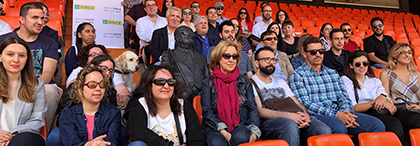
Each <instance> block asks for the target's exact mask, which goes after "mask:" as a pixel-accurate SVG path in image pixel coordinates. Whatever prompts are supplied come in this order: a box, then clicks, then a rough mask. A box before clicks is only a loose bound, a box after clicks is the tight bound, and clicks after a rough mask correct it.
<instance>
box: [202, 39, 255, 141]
mask: <svg viewBox="0 0 420 146" xmlns="http://www.w3.org/2000/svg"><path fill="white" fill-rule="evenodd" d="M240 54H241V53H240V50H239V46H238V45H237V44H236V43H233V42H229V41H222V42H220V43H219V44H218V45H217V46H216V48H215V49H214V50H213V51H212V55H211V59H210V64H209V68H210V70H211V71H212V75H211V76H210V77H209V78H207V79H205V80H204V81H203V86H202V89H201V105H202V108H203V127H204V137H205V138H206V141H207V144H208V145H211V146H213V145H217V146H228V145H233V146H236V145H239V144H241V143H247V142H254V141H255V140H256V139H258V137H260V136H261V131H260V130H259V128H258V126H259V119H260V117H259V115H258V110H257V106H256V104H255V98H254V93H253V91H252V85H251V82H250V81H249V79H248V78H247V77H246V76H244V75H239V68H238V67H237V66H238V64H239V58H240ZM232 91H235V92H232Z"/></svg>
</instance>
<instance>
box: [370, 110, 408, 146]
mask: <svg viewBox="0 0 420 146" xmlns="http://www.w3.org/2000/svg"><path fill="white" fill-rule="evenodd" d="M370 115H372V116H374V117H376V118H378V119H379V120H381V121H382V123H384V125H385V130H386V131H390V132H394V133H395V134H396V135H397V136H398V138H399V139H400V141H401V143H404V129H403V125H402V124H401V122H400V120H399V119H398V118H397V117H395V116H394V115H381V114H370Z"/></svg>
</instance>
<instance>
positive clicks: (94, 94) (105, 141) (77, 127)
mask: <svg viewBox="0 0 420 146" xmlns="http://www.w3.org/2000/svg"><path fill="white" fill-rule="evenodd" d="M107 86H109V82H108V80H107V79H106V76H105V74H103V73H102V70H101V69H99V68H97V67H87V68H84V69H82V70H81V72H80V73H79V74H78V76H77V79H76V81H75V82H74V88H73V90H72V93H71V98H72V99H73V101H74V103H76V105H74V106H71V107H66V108H64V110H63V111H62V112H61V115H60V119H59V122H60V126H59V133H60V137H61V141H62V144H63V145H65V146H67V145H85V146H94V145H95V146H96V145H112V146H117V145H118V142H119V133H120V130H121V126H122V125H121V112H120V109H118V108H117V107H115V106H113V105H108V104H106V103H103V101H104V100H105V92H106V91H105V89H106V87H107Z"/></svg>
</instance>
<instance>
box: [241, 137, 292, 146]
mask: <svg viewBox="0 0 420 146" xmlns="http://www.w3.org/2000/svg"><path fill="white" fill-rule="evenodd" d="M238 146H289V144H288V143H287V142H286V141H285V140H281V139H279V140H264V141H256V142H250V143H243V144H240V145H238Z"/></svg>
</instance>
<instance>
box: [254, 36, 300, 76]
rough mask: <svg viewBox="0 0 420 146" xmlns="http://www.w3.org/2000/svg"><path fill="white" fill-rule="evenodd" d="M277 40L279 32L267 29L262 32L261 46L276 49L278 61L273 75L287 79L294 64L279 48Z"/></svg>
mask: <svg viewBox="0 0 420 146" xmlns="http://www.w3.org/2000/svg"><path fill="white" fill-rule="evenodd" d="M277 41H278V40H277V34H276V33H275V32H274V31H271V30H267V31H265V32H263V33H262V34H261V39H260V44H259V46H264V47H270V48H271V49H273V50H275V56H276V58H277V59H278V63H276V68H277V69H276V70H275V71H274V74H273V76H274V77H276V78H280V79H283V80H285V81H287V79H288V78H289V76H290V74H292V72H293V71H294V69H293V66H292V64H290V61H289V58H287V55H286V53H284V52H282V51H279V50H277ZM254 55H255V54H254ZM254 59H255V57H252V58H251V62H254ZM252 65H253V69H254V70H257V68H256V66H255V64H252Z"/></svg>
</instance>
